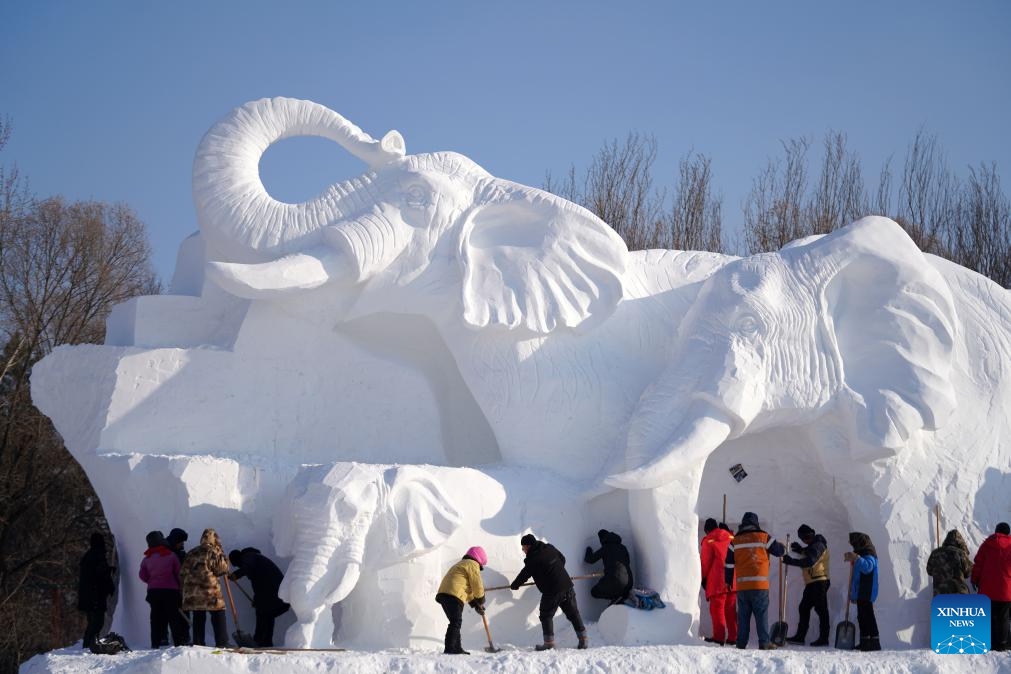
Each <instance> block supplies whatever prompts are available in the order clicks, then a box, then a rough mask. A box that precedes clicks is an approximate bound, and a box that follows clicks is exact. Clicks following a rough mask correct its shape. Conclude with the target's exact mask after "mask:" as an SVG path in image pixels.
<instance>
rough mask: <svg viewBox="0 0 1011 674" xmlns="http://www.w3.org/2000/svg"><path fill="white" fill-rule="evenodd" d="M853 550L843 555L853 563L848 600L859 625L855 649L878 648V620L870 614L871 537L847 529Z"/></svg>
mask: <svg viewBox="0 0 1011 674" xmlns="http://www.w3.org/2000/svg"><path fill="white" fill-rule="evenodd" d="M849 541H850V545H851V546H853V552H847V553H846V554H845V555H843V558H844V559H845V560H846V561H847V562H849V563H851V564H852V565H853V580H852V581H851V582H850V588H849V592H850V600H852V601H853V602H855V603H856V605H857V624H858V625H859V626H860V643H859V644H857V650H861V651H880V650H881V641H880V639H879V637H878V621H877V618H875V617H874V600H875V599H877V598H878V553H877V550H875V549H874V544H873V543H872V542H871V537H870V536H868V535H867V534H865V533H861V532H859V531H851V532H850V537H849Z"/></svg>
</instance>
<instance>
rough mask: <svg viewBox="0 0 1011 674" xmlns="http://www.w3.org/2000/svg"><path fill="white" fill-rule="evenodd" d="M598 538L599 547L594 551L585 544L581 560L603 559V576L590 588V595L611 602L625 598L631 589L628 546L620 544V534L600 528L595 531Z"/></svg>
mask: <svg viewBox="0 0 1011 674" xmlns="http://www.w3.org/2000/svg"><path fill="white" fill-rule="evenodd" d="M597 538H599V539H600V549H599V550H597V551H596V552H594V551H593V548H591V547H590V546H586V554H585V555H584V556H583V561H584V562H586V563H587V564H594V563H596V562H597V561H599V560H601V559H603V560H604V577H603V578H601V579H600V582H598V583H597V584H596V585H594V586H593V587H592V588H591V589H590V595H591V596H592V597H594V598H596V599H609V600H611V603H612V604H618V603H621V602H622V601H624V600H625V597H627V596H628V593H629V592H630V591H631V590H632V565H631V562H630V561H629V558H628V548H626V547H625V546H624V545H622V544H621V536H619V535H618V534H616V533H614V532H613V531H608V530H607V529H601V530H600V531H598V532H597Z"/></svg>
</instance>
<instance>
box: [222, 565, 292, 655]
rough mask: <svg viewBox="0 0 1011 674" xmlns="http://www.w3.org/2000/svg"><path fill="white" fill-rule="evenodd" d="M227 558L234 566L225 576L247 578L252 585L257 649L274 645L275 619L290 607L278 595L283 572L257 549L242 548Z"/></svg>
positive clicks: (254, 634)
mask: <svg viewBox="0 0 1011 674" xmlns="http://www.w3.org/2000/svg"><path fill="white" fill-rule="evenodd" d="M228 561H229V562H231V563H232V566H234V567H235V571H233V572H232V573H231V574H230V575H229V576H228V577H229V578H231V579H232V580H238V579H239V578H242V577H243V576H246V577H247V578H249V582H250V583H251V584H252V585H253V608H254V609H256V630H255V631H254V632H253V640H254V641H255V642H256V645H257V646H259V647H260V648H270V647H271V646H273V645H274V621H275V620H276V619H277V617H278V616H280V615H283V614H284V613H285V612H286V611H287V610H288V609H290V608H291V606H290V605H289V604H288V603H286V602H284V601H282V600H281V598H280V597H278V596H277V590H278V588H279V587H281V581H282V580H284V574H283V573H281V569H279V568H277V564H274V562H272V561H270V560H269V559H267V558H266V557H264V556H263V554H261V553H260V551H259V550H257V549H256V548H243V549H242V551H241V552H240V551H238V550H232V551H231V552H229V553H228Z"/></svg>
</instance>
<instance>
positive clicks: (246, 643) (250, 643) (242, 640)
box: [225, 576, 257, 648]
mask: <svg viewBox="0 0 1011 674" xmlns="http://www.w3.org/2000/svg"><path fill="white" fill-rule="evenodd" d="M225 593H226V594H227V595H228V605H229V606H231V607H232V622H233V623H235V631H234V632H232V638H233V639H235V643H236V644H237V645H239V646H242V647H244V648H256V646H257V643H256V639H254V638H253V637H251V636H249V633H248V632H243V631H242V630H241V629H239V612H238V611H236V610H235V600H234V599H232V586H231V583H230V581H229V580H228V576H225Z"/></svg>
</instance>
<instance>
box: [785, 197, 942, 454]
mask: <svg viewBox="0 0 1011 674" xmlns="http://www.w3.org/2000/svg"><path fill="white" fill-rule="evenodd" d="M796 251H797V252H798V253H801V255H802V261H801V264H803V263H804V262H803V258H814V259H812V260H811V261H812V262H814V263H815V264H817V265H819V267H820V268H821V269H825V270H828V271H827V274H828V275H829V277H828V278H827V279H826V282H825V284H824V285H823V286H822V287H823V292H822V295H821V304H822V311H823V312H824V313H825V316H824V317H825V319H826V320H825V323H824V324H825V326H826V328H827V333H828V334H827V335H826V337H827V341H828V342H829V344H832V343H834V345H835V348H836V350H837V353H838V359H839V361H840V362H841V364H842V367H841V370H842V372H841V375H842V379H843V384H844V386H843V391H844V392H845V393H848V394H849V395H848V396H846V397H847V398H849V400H850V401H851V403H852V408H851V409H852V418H851V421H852V423H854V424H855V425H856V429H855V430H856V432H857V436H858V437H859V438H860V439H861V440H862V441H863V442H864V443H865V445H866V446H865V447H864V448H860V449H856V450H854V451H855V454H857V455H861V456H859V458H862V459H866V460H873V459H875V458H879V457H882V456H891V455H893V454H895V453H896V452H898V451H899V450H901V449H902V448H903V447H904V446H905V445H906V444H907V443H908V442H909V440H910V437H911V436H912V435H913V433H915V432H916V431H918V430H920V429H925V430H936V429H938V428H940V427H941V426H942V425H943V424H944V422H945V420H946V419H947V418H948V416H949V415H950V414H951V412H952V411H953V410H954V409H955V407H956V405H957V401H956V398H955V390H954V387H953V385H952V382H951V379H950V372H951V366H952V358H953V352H954V342H955V334H956V326H957V320H958V319H957V315H956V313H955V305H954V302H953V300H952V296H951V290H950V288H949V287H948V284H947V282H946V281H945V280H944V278H943V277H942V276H941V274H940V273H939V272H938V271H937V270H936V269H935V268H934V267H933V265H931V264H930V262H928V261H927V259H926V258H925V257H924V255H923V253H921V252H920V250H919V249H918V248H917V247H916V244H914V243H913V241H912V240H911V239H910V238H909V236H908V235H907V234H906V233H905V232H904V231H903V230H902V228H901V227H900V226H899V225H898V224H896V223H895V222H894V221H892V220H889V219H888V218H882V217H868V218H863V219H861V220H859V221H857V222H855V223H854V224H852V225H850V226H849V227H846V228H844V229H841V230H838V231H836V232H834V233H833V234H830V235H828V236H825V237H823V238H821V239H819V240H818V241H815V242H812V243H811V244H809V245H808V246H803V247H800V248H797V249H796ZM787 253H788V251H784V255H785V254H787Z"/></svg>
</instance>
